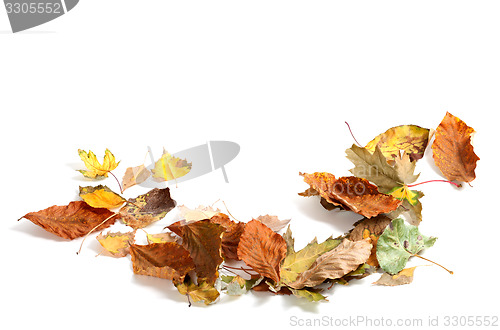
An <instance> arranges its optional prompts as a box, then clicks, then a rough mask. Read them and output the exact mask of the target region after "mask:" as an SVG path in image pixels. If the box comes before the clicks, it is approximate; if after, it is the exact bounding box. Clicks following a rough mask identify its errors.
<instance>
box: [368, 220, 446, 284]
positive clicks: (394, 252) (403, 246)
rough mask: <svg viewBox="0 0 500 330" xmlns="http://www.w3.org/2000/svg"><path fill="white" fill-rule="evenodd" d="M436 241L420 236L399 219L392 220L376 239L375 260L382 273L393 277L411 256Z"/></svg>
mask: <svg viewBox="0 0 500 330" xmlns="http://www.w3.org/2000/svg"><path fill="white" fill-rule="evenodd" d="M436 239H437V238H436V237H427V236H424V235H422V234H421V233H420V231H419V230H418V227H416V226H413V225H408V224H405V221H404V220H403V219H401V218H397V219H394V220H392V222H391V223H390V224H389V226H387V228H386V229H385V230H384V232H383V233H382V235H380V237H379V239H378V242H377V260H378V262H379V264H380V267H381V268H382V269H383V270H384V271H386V272H387V273H389V274H391V275H395V274H397V273H399V272H400V271H401V270H403V268H405V266H406V263H407V262H408V259H409V258H410V257H411V256H413V255H415V254H417V253H419V252H420V251H422V250H423V249H425V248H429V247H431V246H432V245H434V242H435V241H436Z"/></svg>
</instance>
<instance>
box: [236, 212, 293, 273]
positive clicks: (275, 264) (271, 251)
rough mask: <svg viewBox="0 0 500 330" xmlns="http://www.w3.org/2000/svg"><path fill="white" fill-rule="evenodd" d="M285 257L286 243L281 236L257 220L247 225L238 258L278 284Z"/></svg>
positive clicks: (241, 239)
mask: <svg viewBox="0 0 500 330" xmlns="http://www.w3.org/2000/svg"><path fill="white" fill-rule="evenodd" d="M285 255H286V242H285V240H284V239H283V237H281V235H279V234H276V233H275V232H273V231H272V230H271V229H269V227H267V226H266V225H264V224H263V223H261V222H260V221H257V220H252V221H250V222H249V223H247V224H246V226H245V230H244V231H243V234H242V235H241V237H240V243H239V245H238V257H239V258H240V259H241V260H243V261H244V262H245V263H246V264H247V265H248V266H250V267H252V268H253V269H254V270H255V271H256V272H257V273H259V274H260V275H262V276H264V277H269V278H270V279H272V280H273V281H275V282H276V283H278V282H279V280H280V275H279V274H280V264H281V261H282V260H283V259H284V258H285Z"/></svg>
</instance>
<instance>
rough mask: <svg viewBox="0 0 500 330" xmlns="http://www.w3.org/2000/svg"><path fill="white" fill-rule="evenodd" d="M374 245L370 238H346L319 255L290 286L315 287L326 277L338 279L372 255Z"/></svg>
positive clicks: (296, 287)
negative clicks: (351, 239)
mask: <svg viewBox="0 0 500 330" xmlns="http://www.w3.org/2000/svg"><path fill="white" fill-rule="evenodd" d="M371 250H372V245H371V244H370V242H369V241H368V240H362V241H356V242H353V241H350V240H348V239H344V240H343V241H342V243H340V244H339V245H338V246H337V247H336V248H335V249H333V250H331V251H329V252H326V253H323V254H322V255H321V256H319V257H318V258H317V259H316V261H315V262H314V263H313V264H312V265H311V267H310V268H309V269H308V270H306V271H305V272H302V273H300V274H299V276H297V279H296V280H295V281H294V282H292V283H289V284H288V286H289V287H291V288H294V289H302V288H304V287H313V286H316V285H318V284H321V283H323V282H324V281H325V280H326V279H336V278H341V277H342V276H344V275H346V274H348V273H349V272H351V271H353V270H355V269H357V268H358V267H359V265H361V264H364V263H365V262H366V261H367V260H368V258H369V257H370V253H371Z"/></svg>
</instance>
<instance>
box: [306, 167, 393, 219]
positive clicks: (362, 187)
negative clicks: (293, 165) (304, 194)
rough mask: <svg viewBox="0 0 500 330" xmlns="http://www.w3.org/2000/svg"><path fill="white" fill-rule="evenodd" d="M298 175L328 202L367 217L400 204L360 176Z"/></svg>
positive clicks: (391, 209)
mask: <svg viewBox="0 0 500 330" xmlns="http://www.w3.org/2000/svg"><path fill="white" fill-rule="evenodd" d="M300 175H302V176H303V177H304V181H305V182H306V183H308V184H309V185H310V186H311V188H313V189H314V190H316V191H317V192H318V193H319V194H320V195H321V197H323V198H324V199H325V200H326V201H327V202H328V203H330V204H333V205H336V206H342V207H343V208H344V209H346V210H350V211H353V212H356V213H359V214H361V215H363V216H365V217H367V218H371V217H374V216H376V215H378V214H380V213H387V212H391V211H394V210H395V209H397V208H398V206H399V205H401V201H400V200H398V199H396V198H394V197H392V196H390V195H386V194H382V193H380V192H379V191H378V189H377V186H375V185H373V184H371V183H370V182H368V180H365V179H362V178H358V177H355V176H348V177H341V178H338V179H336V178H335V176H334V175H333V174H330V173H325V172H321V173H320V172H316V173H313V174H304V173H300Z"/></svg>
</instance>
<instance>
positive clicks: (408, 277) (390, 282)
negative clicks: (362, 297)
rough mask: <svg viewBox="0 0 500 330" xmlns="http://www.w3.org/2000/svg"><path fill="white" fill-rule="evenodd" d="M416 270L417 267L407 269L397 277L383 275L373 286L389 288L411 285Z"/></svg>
mask: <svg viewBox="0 0 500 330" xmlns="http://www.w3.org/2000/svg"><path fill="white" fill-rule="evenodd" d="M415 268H417V266H415V267H411V268H405V269H403V270H402V271H400V272H399V273H398V274H396V275H390V274H388V273H383V274H382V276H380V278H379V279H378V280H377V281H376V282H373V284H376V285H387V286H396V285H403V284H410V283H411V282H413V273H414V271H415Z"/></svg>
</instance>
